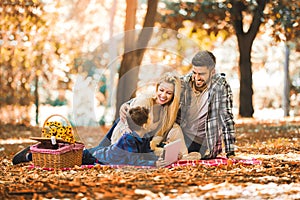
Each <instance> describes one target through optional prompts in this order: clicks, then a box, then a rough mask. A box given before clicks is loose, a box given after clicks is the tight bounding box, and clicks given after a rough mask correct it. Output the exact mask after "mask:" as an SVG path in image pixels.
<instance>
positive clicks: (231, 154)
mask: <svg viewBox="0 0 300 200" xmlns="http://www.w3.org/2000/svg"><path fill="white" fill-rule="evenodd" d="M226 157H227V158H234V157H235V153H234V151H229V152H228V153H227V154H226Z"/></svg>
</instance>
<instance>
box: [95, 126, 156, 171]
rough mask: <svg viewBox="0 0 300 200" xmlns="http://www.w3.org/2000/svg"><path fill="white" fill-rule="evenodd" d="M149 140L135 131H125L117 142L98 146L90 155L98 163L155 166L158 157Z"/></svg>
mask: <svg viewBox="0 0 300 200" xmlns="http://www.w3.org/2000/svg"><path fill="white" fill-rule="evenodd" d="M150 140H151V138H149V137H144V138H141V137H140V136H139V135H138V134H136V133H135V132H132V133H125V134H123V135H122V137H121V138H120V139H119V140H118V142H117V143H115V144H112V145H110V146H107V147H102V148H99V149H97V150H96V151H94V152H93V154H92V155H93V156H94V157H95V158H96V159H97V161H98V162H99V163H100V164H109V165H135V166H155V165H156V161H157V159H158V157H157V156H155V154H154V153H153V151H151V149H150Z"/></svg>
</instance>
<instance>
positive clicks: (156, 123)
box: [111, 72, 188, 155]
mask: <svg viewBox="0 0 300 200" xmlns="http://www.w3.org/2000/svg"><path fill="white" fill-rule="evenodd" d="M180 89H181V82H180V79H179V77H178V76H176V75H175V74H173V73H170V72H168V73H165V74H164V75H163V76H162V77H161V79H160V80H158V81H157V83H156V91H155V94H154V95H152V96H142V95H140V96H139V97H136V98H134V99H132V100H131V101H130V102H129V103H124V104H123V105H122V106H121V109H120V118H121V120H120V122H119V123H118V124H117V126H116V127H115V129H114V131H113V133H112V137H111V143H112V144H113V143H116V142H117V141H118V139H119V138H120V137H121V136H122V135H123V134H124V132H125V131H128V128H127V127H128V126H127V122H126V120H125V116H126V112H127V110H129V108H131V107H136V106H143V107H146V108H148V109H149V111H150V113H149V117H150V120H151V123H150V126H149V132H150V136H153V139H152V140H151V149H152V150H154V151H155V152H156V154H160V153H161V151H162V148H160V147H158V146H159V144H161V143H162V142H165V143H168V142H172V141H175V140H177V139H181V142H182V144H181V149H180V153H181V154H182V155H184V154H187V152H188V151H187V147H186V145H185V141H184V137H183V133H182V130H181V128H180V127H179V125H178V124H176V123H175V120H176V117H177V112H178V109H179V100H180Z"/></svg>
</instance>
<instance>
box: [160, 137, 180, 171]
mask: <svg viewBox="0 0 300 200" xmlns="http://www.w3.org/2000/svg"><path fill="white" fill-rule="evenodd" d="M180 145H181V139H178V140H175V141H173V142H170V143H168V144H166V145H165V146H164V155H163V158H164V160H165V161H166V162H167V163H168V165H170V164H172V163H174V162H176V161H177V160H178V154H179V152H180Z"/></svg>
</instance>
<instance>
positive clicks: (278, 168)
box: [0, 118, 300, 199]
mask: <svg viewBox="0 0 300 200" xmlns="http://www.w3.org/2000/svg"><path fill="white" fill-rule="evenodd" d="M236 129H237V133H236V134H237V146H238V147H239V148H238V150H237V155H238V156H240V157H242V158H247V157H248V158H257V159H259V160H261V161H262V164H261V165H242V164H232V163H230V162H229V163H228V165H221V166H217V167H209V166H204V165H198V166H186V167H174V168H170V169H167V168H161V169H136V168H131V167H126V168H122V169H115V168H110V167H103V166H99V165H96V166H95V167H93V168H90V169H82V168H79V167H77V168H74V169H73V170H69V171H61V170H57V171H45V170H41V169H30V168H28V164H21V165H17V166H12V164H11V159H12V156H13V153H14V152H16V151H18V150H20V149H22V148H23V147H24V146H26V145H27V144H23V145H21V144H10V143H9V142H7V141H9V139H11V138H14V137H17V138H19V139H20V138H28V137H29V136H40V130H39V129H38V128H34V127H24V126H11V125H1V126H0V138H1V141H0V154H1V161H0V162H1V166H0V167H1V169H0V199H249V198H253V199H300V142H299V141H300V137H299V136H300V120H299V119H297V118H293V119H286V120H273V121H257V120H252V119H249V120H248V119H246V120H245V119H244V120H239V121H237V124H236ZM91 137H92V136H91ZM5 141H6V142H5ZM91 141H94V140H93V139H91Z"/></svg>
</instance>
